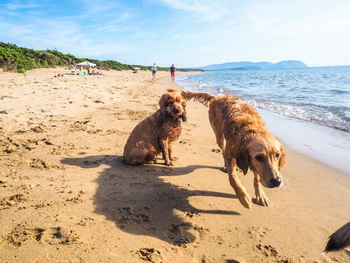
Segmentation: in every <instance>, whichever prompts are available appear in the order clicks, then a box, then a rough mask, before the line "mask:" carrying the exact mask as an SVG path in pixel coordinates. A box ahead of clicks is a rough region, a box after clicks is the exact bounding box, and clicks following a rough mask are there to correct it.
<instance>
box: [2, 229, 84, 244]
mask: <svg viewBox="0 0 350 263" xmlns="http://www.w3.org/2000/svg"><path fill="white" fill-rule="evenodd" d="M4 239H5V240H6V241H7V243H8V244H11V245H14V246H22V245H23V244H24V243H26V242H29V241H36V242H38V243H48V244H50V245H57V244H62V245H71V244H80V243H81V242H80V238H79V236H78V235H77V233H76V232H75V231H74V230H68V229H64V228H61V227H52V228H27V227H26V226H25V225H23V224H19V225H17V226H16V227H15V228H14V229H13V230H12V231H11V232H10V233H9V234H7V235H5V236H4Z"/></svg>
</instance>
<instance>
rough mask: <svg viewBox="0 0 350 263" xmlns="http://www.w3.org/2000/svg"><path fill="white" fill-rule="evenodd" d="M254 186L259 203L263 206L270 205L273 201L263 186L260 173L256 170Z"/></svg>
mask: <svg viewBox="0 0 350 263" xmlns="http://www.w3.org/2000/svg"><path fill="white" fill-rule="evenodd" d="M254 188H255V196H256V202H257V204H259V205H262V206H269V205H270V203H271V201H270V199H269V198H268V197H267V196H266V194H265V192H264V190H263V188H262V185H261V184H260V175H259V174H258V173H256V172H254Z"/></svg>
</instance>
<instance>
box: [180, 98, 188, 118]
mask: <svg viewBox="0 0 350 263" xmlns="http://www.w3.org/2000/svg"><path fill="white" fill-rule="evenodd" d="M181 106H182V108H183V114H182V115H181V119H182V121H183V122H185V121H187V111H186V101H185V100H182V102H181Z"/></svg>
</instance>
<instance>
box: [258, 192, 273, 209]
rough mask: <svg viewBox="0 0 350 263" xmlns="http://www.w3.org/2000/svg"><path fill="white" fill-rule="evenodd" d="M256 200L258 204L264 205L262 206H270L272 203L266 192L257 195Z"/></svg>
mask: <svg viewBox="0 0 350 263" xmlns="http://www.w3.org/2000/svg"><path fill="white" fill-rule="evenodd" d="M255 202H256V203H257V204H258V205H262V206H269V205H270V204H271V201H270V199H269V198H268V197H267V196H266V195H265V193H262V194H261V193H260V195H257V196H256V200H255Z"/></svg>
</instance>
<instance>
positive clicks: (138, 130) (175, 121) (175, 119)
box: [123, 90, 186, 166]
mask: <svg viewBox="0 0 350 263" xmlns="http://www.w3.org/2000/svg"><path fill="white" fill-rule="evenodd" d="M159 105H160V109H158V110H157V111H156V112H155V113H153V114H152V115H151V116H149V117H148V118H146V119H144V120H143V121H141V122H140V123H139V124H137V125H136V127H135V128H134V130H133V131H132V132H131V134H130V136H129V138H128V140H127V142H126V144H125V147H124V154H123V161H124V162H125V163H127V164H133V165H139V164H145V163H156V158H157V155H158V154H160V153H162V155H163V159H164V161H165V165H168V166H170V165H173V164H174V161H175V160H176V157H173V156H172V149H171V143H172V142H174V141H175V140H177V139H178V138H179V136H180V135H181V131H182V122H183V121H186V101H185V100H183V99H182V96H181V92H179V91H177V90H172V91H168V92H167V93H165V94H163V95H162V96H161V98H160V100H159Z"/></svg>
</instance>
